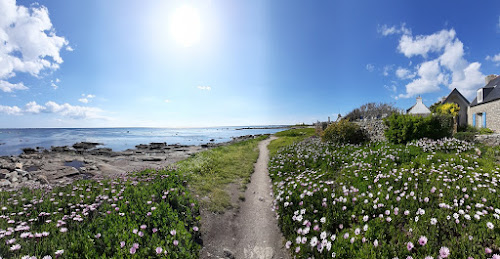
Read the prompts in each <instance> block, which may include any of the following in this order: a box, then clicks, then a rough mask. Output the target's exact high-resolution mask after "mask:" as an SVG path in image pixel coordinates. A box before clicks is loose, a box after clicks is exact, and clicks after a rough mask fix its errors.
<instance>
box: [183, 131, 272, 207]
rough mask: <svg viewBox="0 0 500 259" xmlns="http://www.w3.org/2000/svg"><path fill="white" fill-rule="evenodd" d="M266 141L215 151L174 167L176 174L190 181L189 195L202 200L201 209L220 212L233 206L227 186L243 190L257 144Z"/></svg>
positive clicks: (257, 154) (252, 163)
mask: <svg viewBox="0 0 500 259" xmlns="http://www.w3.org/2000/svg"><path fill="white" fill-rule="evenodd" d="M266 138H268V136H260V137H257V138H255V139H251V140H247V141H242V142H239V143H235V144H232V145H228V146H222V147H217V148H214V149H210V150H207V151H204V152H200V153H197V154H196V155H194V156H193V157H191V158H188V159H186V160H183V161H180V162H179V163H177V168H178V170H179V171H180V172H182V173H184V174H185V175H186V176H187V177H188V178H189V186H190V188H191V189H192V191H193V192H194V193H195V194H196V195H198V196H199V197H201V198H200V205H201V206H202V207H204V208H208V209H209V210H211V211H214V212H223V211H225V210H226V209H227V208H230V207H231V206H232V204H231V197H230V195H229V193H228V190H227V185H228V184H230V183H238V184H241V186H240V187H242V188H245V187H246V184H248V183H249V182H250V176H251V175H252V173H253V170H254V163H255V162H256V161H257V158H258V157H259V150H258V144H259V142H260V141H262V140H264V139H266Z"/></svg>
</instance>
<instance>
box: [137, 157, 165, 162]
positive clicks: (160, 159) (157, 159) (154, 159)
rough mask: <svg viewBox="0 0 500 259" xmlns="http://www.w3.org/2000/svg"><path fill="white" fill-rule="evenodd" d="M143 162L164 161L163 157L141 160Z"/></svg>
mask: <svg viewBox="0 0 500 259" xmlns="http://www.w3.org/2000/svg"><path fill="white" fill-rule="evenodd" d="M141 160H142V161H151V162H158V161H163V158H162V157H143V158H141Z"/></svg>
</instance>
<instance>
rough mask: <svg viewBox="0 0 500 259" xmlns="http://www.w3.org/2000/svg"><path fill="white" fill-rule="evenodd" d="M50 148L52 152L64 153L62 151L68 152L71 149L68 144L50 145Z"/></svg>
mask: <svg viewBox="0 0 500 259" xmlns="http://www.w3.org/2000/svg"><path fill="white" fill-rule="evenodd" d="M50 150H51V151H52V152H56V153H64V152H69V151H71V149H69V147H68V146H62V147H50Z"/></svg>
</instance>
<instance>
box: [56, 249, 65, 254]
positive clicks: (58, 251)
mask: <svg viewBox="0 0 500 259" xmlns="http://www.w3.org/2000/svg"><path fill="white" fill-rule="evenodd" d="M63 253H64V250H63V249H61V250H57V251H56V252H55V254H56V255H62V254H63Z"/></svg>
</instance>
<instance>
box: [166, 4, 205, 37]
mask: <svg viewBox="0 0 500 259" xmlns="http://www.w3.org/2000/svg"><path fill="white" fill-rule="evenodd" d="M170 33H171V34H172V37H173V38H174V39H175V41H176V42H177V43H178V44H180V45H181V46H184V47H189V46H192V45H194V44H195V43H197V42H198V41H200V34H201V22H200V15H199V13H198V10H197V9H196V8H194V7H192V6H189V5H183V6H181V7H179V8H177V9H176V10H175V11H174V13H173V14H172V17H171V19H170Z"/></svg>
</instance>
